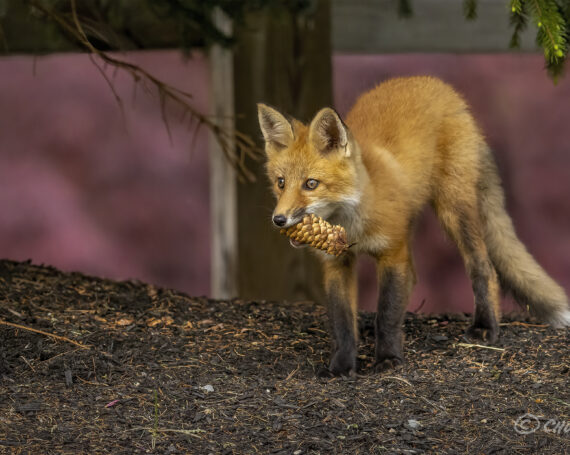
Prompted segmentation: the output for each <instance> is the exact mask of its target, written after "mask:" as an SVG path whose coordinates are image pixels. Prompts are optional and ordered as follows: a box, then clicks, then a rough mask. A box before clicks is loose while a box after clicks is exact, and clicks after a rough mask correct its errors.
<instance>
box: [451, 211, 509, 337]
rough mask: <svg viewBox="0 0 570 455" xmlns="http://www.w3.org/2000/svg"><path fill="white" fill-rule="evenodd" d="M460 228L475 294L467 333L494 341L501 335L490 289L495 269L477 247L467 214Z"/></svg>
mask: <svg viewBox="0 0 570 455" xmlns="http://www.w3.org/2000/svg"><path fill="white" fill-rule="evenodd" d="M459 229H460V235H461V239H460V240H461V242H462V244H463V250H464V251H463V253H464V254H466V255H467V256H468V260H469V265H468V268H469V270H468V273H469V278H470V279H471V284H472V287H473V295H474V296H475V314H474V316H473V324H472V325H471V327H469V329H468V330H467V335H468V336H469V337H473V338H477V339H480V340H483V341H488V342H491V343H493V342H495V341H496V340H497V338H498V336H499V325H498V322H497V318H496V317H495V311H494V307H493V302H492V298H493V297H492V296H491V295H490V289H489V285H490V283H491V280H493V279H495V271H494V269H493V265H492V264H491V262H490V260H489V259H488V258H486V257H482V256H483V255H482V254H481V253H480V252H479V251H478V250H477V248H476V247H475V244H476V235H475V234H474V233H473V230H472V228H471V227H470V225H469V223H468V218H467V216H461V217H460V218H459ZM465 262H466V264H467V263H468V262H467V261H465ZM495 298H496V297H495ZM497 304H498V302H497Z"/></svg>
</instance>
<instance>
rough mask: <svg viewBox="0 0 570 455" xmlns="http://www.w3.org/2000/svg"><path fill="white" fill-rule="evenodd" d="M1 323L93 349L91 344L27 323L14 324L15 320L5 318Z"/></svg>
mask: <svg viewBox="0 0 570 455" xmlns="http://www.w3.org/2000/svg"><path fill="white" fill-rule="evenodd" d="M0 324H5V325H7V326H8V327H13V328H15V329H20V330H26V331H28V332H34V333H39V334H40V335H44V336H46V337H50V338H53V339H55V340H59V341H65V342H66V343H71V344H74V345H75V346H79V347H80V348H81V349H91V346H88V345H86V344H82V343H79V342H77V341H74V340H72V339H70V338H67V337H62V336H60V335H55V334H53V333H49V332H44V331H43V330H38V329H33V328H31V327H26V326H25V325H20V324H14V323H13V322H8V321H5V320H3V319H0Z"/></svg>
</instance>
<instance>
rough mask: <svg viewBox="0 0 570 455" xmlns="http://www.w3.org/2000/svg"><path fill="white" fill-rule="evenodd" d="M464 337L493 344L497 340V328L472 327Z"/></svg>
mask: <svg viewBox="0 0 570 455" xmlns="http://www.w3.org/2000/svg"><path fill="white" fill-rule="evenodd" d="M465 337H466V338H467V339H468V340H469V341H470V340H476V341H483V342H485V343H489V344H492V343H495V342H496V341H497V340H498V339H499V328H498V327H480V326H475V325H472V326H471V327H469V328H468V329H467V332H465Z"/></svg>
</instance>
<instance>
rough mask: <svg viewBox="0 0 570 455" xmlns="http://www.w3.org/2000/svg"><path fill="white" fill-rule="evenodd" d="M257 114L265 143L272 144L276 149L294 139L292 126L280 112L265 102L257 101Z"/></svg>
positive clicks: (289, 143)
mask: <svg viewBox="0 0 570 455" xmlns="http://www.w3.org/2000/svg"><path fill="white" fill-rule="evenodd" d="M257 116H258V118H259V127H260V128H261V132H262V133H263V137H264V139H265V143H266V144H267V145H272V146H273V147H274V148H276V149H282V148H285V147H288V146H289V145H291V143H292V142H293V140H294V135H293V127H292V126H291V123H289V120H287V119H286V118H285V117H284V116H283V115H282V114H280V113H279V112H277V111H276V110H275V109H273V108H272V107H269V106H267V105H266V104H262V103H258V104H257ZM266 150H267V148H266Z"/></svg>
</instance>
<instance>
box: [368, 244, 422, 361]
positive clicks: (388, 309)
mask: <svg viewBox="0 0 570 455" xmlns="http://www.w3.org/2000/svg"><path fill="white" fill-rule="evenodd" d="M378 274H379V278H380V280H379V281H380V282H379V288H380V293H379V296H378V309H377V312H376V321H375V335H376V363H375V369H376V371H378V372H380V371H385V370H388V369H391V368H395V367H398V366H400V365H402V364H403V363H404V350H403V343H404V332H403V330H402V325H403V323H404V315H405V313H406V307H407V306H408V299H409V297H410V294H411V291H412V288H413V286H414V283H415V279H416V278H415V271H414V266H413V261H412V257H411V255H410V252H409V249H408V247H407V246H406V247H404V248H402V249H401V250H400V251H398V252H397V254H394V255H392V256H389V257H383V258H382V259H381V260H379V261H378Z"/></svg>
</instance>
